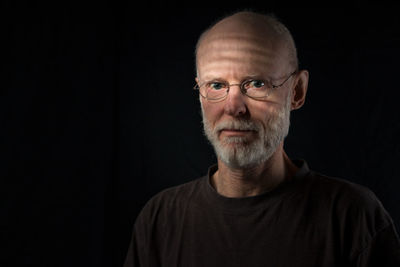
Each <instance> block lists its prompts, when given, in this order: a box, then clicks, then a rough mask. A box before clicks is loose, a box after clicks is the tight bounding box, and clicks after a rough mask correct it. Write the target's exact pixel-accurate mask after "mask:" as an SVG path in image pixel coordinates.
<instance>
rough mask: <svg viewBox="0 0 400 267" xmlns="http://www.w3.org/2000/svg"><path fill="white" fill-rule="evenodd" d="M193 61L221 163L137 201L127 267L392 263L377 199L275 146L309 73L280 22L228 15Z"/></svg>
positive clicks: (399, 257) (390, 237)
mask: <svg viewBox="0 0 400 267" xmlns="http://www.w3.org/2000/svg"><path fill="white" fill-rule="evenodd" d="M196 66H197V77H196V82H197V86H196V89H198V90H199V93H200V103H201V109H202V114H203V124H204V132H205V134H206V136H207V138H208V139H209V141H210V142H211V144H212V145H213V147H214V150H215V152H216V154H217V158H218V163H217V165H215V166H212V167H210V169H209V171H208V175H206V176H205V177H202V178H199V179H197V180H194V181H192V182H189V183H186V184H183V185H180V186H176V187H173V188H170V189H167V190H165V191H163V192H161V193H159V194H157V195H156V196H155V197H153V198H152V199H151V200H150V201H149V202H148V203H147V204H146V206H145V207H144V208H143V210H142V212H141V213H140V215H139V217H138V218H137V220H136V223H135V226H134V229H133V237H132V242H131V245H130V247H129V251H128V255H127V258H126V262H125V266H185V267H186V266H188V267H194V266H207V267H209V266H274V267H278V266H279V267H282V266H307V267H309V266H318V267H321V266H400V242H399V239H398V236H397V233H396V231H395V228H394V225H393V222H392V219H391V218H390V216H389V215H388V214H387V212H386V211H385V209H384V208H383V207H382V205H381V203H380V202H379V201H378V200H377V198H376V197H375V195H374V194H373V193H372V192H371V191H369V190H368V189H366V188H364V187H362V186H359V185H355V184H352V183H350V182H347V181H344V180H340V179H337V178H330V177H326V176H324V175H321V174H318V173H315V172H313V171H311V170H309V169H308V167H307V164H306V162H304V161H301V160H291V159H289V157H288V156H287V155H286V153H285V151H284V149H283V141H284V138H285V137H286V135H287V134H288V130H289V116H290V111H291V110H295V109H298V108H300V107H301V106H302V105H303V104H304V101H305V97H306V91H307V84H308V75H309V74H308V72H307V71H306V70H298V62H297V53H296V47H295V44H294V41H293V39H292V36H291V34H290V33H289V31H288V30H287V28H286V27H285V26H284V25H282V24H281V23H280V22H279V21H278V20H277V19H275V18H274V17H272V16H267V15H261V14H258V13H253V12H238V13H235V14H233V15H232V16H229V17H226V18H224V19H222V20H220V21H219V22H217V23H216V24H214V25H213V26H212V27H211V28H209V29H208V30H207V31H205V32H204V33H203V34H202V35H201V37H200V39H199V41H198V44H197V48H196Z"/></svg>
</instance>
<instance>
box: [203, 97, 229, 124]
mask: <svg viewBox="0 0 400 267" xmlns="http://www.w3.org/2000/svg"><path fill="white" fill-rule="evenodd" d="M202 107H203V116H205V117H206V118H207V120H208V121H209V122H211V123H212V125H214V124H215V122H217V121H218V120H219V118H220V117H221V116H222V114H223V112H224V108H223V106H222V105H220V104H219V103H208V102H207V101H204V102H203V104H202Z"/></svg>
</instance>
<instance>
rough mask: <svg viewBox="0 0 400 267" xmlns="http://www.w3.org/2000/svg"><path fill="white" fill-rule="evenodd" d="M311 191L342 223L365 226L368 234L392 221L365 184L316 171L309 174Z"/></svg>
mask: <svg viewBox="0 0 400 267" xmlns="http://www.w3.org/2000/svg"><path fill="white" fill-rule="evenodd" d="M308 179H309V183H310V190H311V191H312V193H311V194H310V195H313V196H315V198H316V199H319V200H320V201H321V202H322V203H324V204H325V205H327V206H329V209H330V210H331V211H332V212H334V214H335V215H336V217H337V218H338V220H340V221H342V224H345V225H352V226H353V227H366V228H368V229H364V230H366V231H367V230H368V232H370V234H371V235H374V234H375V233H376V232H378V231H380V230H381V229H383V228H385V227H387V226H388V225H390V224H392V219H391V217H390V215H389V214H388V213H387V211H386V210H385V208H384V207H383V205H382V203H381V202H380V200H379V199H378V197H377V196H376V195H375V193H374V192H373V191H371V190H370V189H369V188H368V187H366V186H363V185H360V184H357V183H354V182H351V181H349V180H346V179H344V178H338V177H330V176H327V175H323V174H320V173H317V172H313V171H311V172H310V175H309V178H308Z"/></svg>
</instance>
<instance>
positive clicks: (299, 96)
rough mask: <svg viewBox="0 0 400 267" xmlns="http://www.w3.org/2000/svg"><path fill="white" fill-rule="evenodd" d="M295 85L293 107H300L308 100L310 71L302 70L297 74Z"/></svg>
mask: <svg viewBox="0 0 400 267" xmlns="http://www.w3.org/2000/svg"><path fill="white" fill-rule="evenodd" d="M296 76H297V77H296V82H295V86H294V88H293V89H292V90H293V92H292V108H291V110H294V109H299V108H301V107H302V106H303V104H304V102H305V100H306V94H307V88H308V76H309V75H308V71H307V70H301V71H299V72H298V73H297V75H296Z"/></svg>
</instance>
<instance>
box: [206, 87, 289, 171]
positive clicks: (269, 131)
mask: <svg viewBox="0 0 400 267" xmlns="http://www.w3.org/2000/svg"><path fill="white" fill-rule="evenodd" d="M290 108H291V93H289V95H288V97H287V99H286V103H285V105H284V106H282V107H281V108H280V109H279V110H277V111H276V112H275V113H272V114H270V115H269V117H268V119H267V120H266V121H265V122H261V121H252V120H247V119H234V120H230V121H223V122H221V123H219V124H216V125H215V127H214V129H212V127H211V123H210V121H208V119H207V118H206V117H205V114H204V110H203V106H201V111H202V114H203V127H204V133H205V135H206V137H207V138H208V140H209V141H210V143H211V144H212V146H213V147H214V150H215V153H216V154H217V157H218V158H219V159H220V160H221V161H222V162H224V163H225V164H226V165H227V166H228V167H230V168H235V169H246V168H250V167H253V166H256V165H259V164H261V163H264V162H265V161H267V160H268V159H269V158H270V157H271V156H272V155H273V154H274V152H275V151H276V149H277V147H278V146H279V144H280V143H281V142H282V141H283V140H284V139H285V137H286V136H287V134H288V132H289V125H290ZM223 128H230V129H238V130H253V131H255V132H256V135H257V136H256V138H255V139H253V140H250V139H249V138H248V137H239V136H231V137H225V138H224V139H223V140H219V138H218V136H219V132H220V130H221V129H223Z"/></svg>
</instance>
